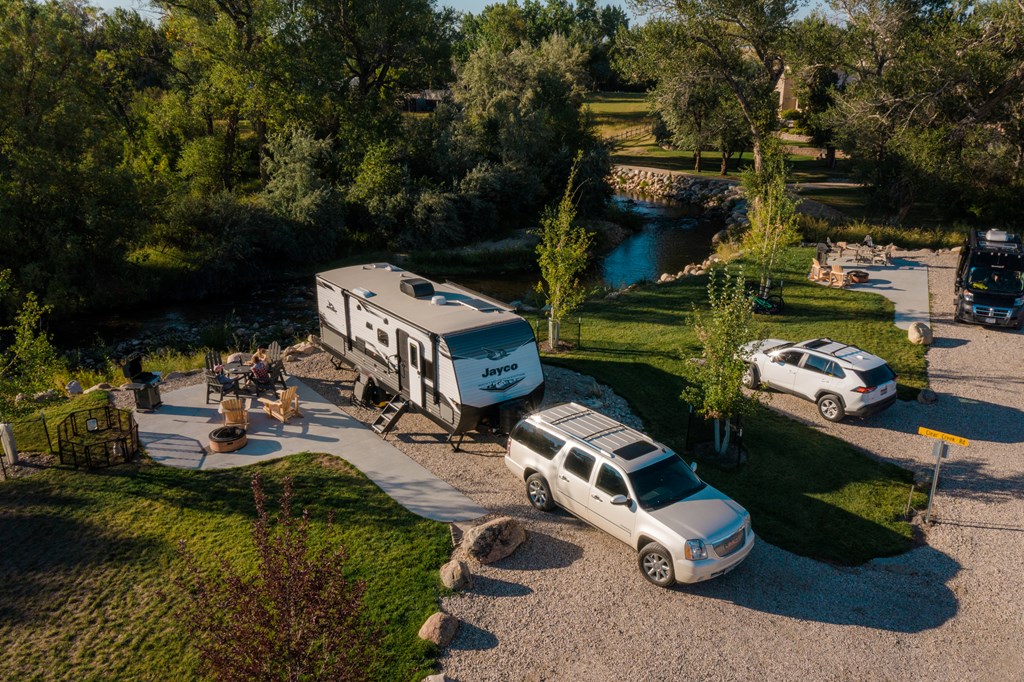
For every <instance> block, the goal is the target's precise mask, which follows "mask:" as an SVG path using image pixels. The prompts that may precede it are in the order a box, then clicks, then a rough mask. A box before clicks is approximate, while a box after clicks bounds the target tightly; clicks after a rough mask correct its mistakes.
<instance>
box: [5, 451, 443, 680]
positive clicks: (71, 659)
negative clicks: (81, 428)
mask: <svg viewBox="0 0 1024 682" xmlns="http://www.w3.org/2000/svg"><path fill="white" fill-rule="evenodd" d="M256 469H259V470H260V471H261V472H262V473H263V475H264V480H265V489H266V490H267V492H268V494H269V495H270V496H271V498H272V499H276V497H277V495H278V494H279V493H280V489H281V481H282V479H283V477H284V476H292V477H293V479H294V482H295V497H296V501H297V503H298V504H299V505H301V507H304V508H307V509H309V511H310V513H311V516H312V518H313V519H314V535H315V537H317V536H322V533H323V529H324V520H325V519H326V517H327V513H328V511H334V512H335V515H336V516H335V518H336V524H337V526H338V528H339V530H340V532H341V535H342V538H343V540H342V541H343V543H344V545H345V547H346V548H347V550H348V552H349V557H350V559H349V564H348V569H349V572H350V574H351V577H353V578H362V579H365V580H366V581H367V583H368V588H367V592H366V597H365V603H366V608H367V613H368V615H369V618H370V620H371V621H372V623H373V624H374V625H376V626H382V625H386V627H383V628H382V631H383V636H382V637H381V638H380V639H379V640H378V642H377V649H376V652H375V654H376V655H375V662H374V664H373V667H372V668H371V669H370V670H369V671H368V673H369V677H370V678H371V679H375V680H388V681H390V680H414V679H420V678H421V677H423V676H424V675H425V674H428V673H430V672H431V671H433V669H434V666H435V664H436V651H435V650H434V648H433V647H432V646H431V645H429V644H427V643H425V642H423V641H422V640H420V639H419V638H418V637H417V634H416V633H417V630H418V628H419V626H420V625H421V624H422V622H423V621H424V620H425V619H426V617H427V616H428V615H429V614H430V613H432V612H433V611H436V610H437V595H438V591H439V589H440V584H439V583H438V579H437V569H438V567H439V566H440V565H441V564H442V563H443V562H444V561H445V560H446V559H447V555H448V553H449V552H450V550H451V541H450V537H449V533H448V529H447V526H445V525H444V524H441V523H436V522H433V521H427V520H424V519H421V518H419V517H416V516H413V515H412V514H410V513H409V512H407V511H406V510H405V509H403V508H402V507H400V506H399V505H398V504H397V503H395V502H394V501H392V500H391V498H389V497H388V496H387V495H385V494H384V493H383V492H381V491H380V489H379V488H377V487H376V486H375V485H373V484H372V483H371V482H370V481H369V480H368V479H366V478H365V477H364V476H363V475H362V474H360V473H359V472H358V471H356V470H354V469H352V468H351V467H349V466H348V465H347V464H345V463H344V462H343V461H342V460H340V459H338V458H336V457H325V456H318V455H315V454H302V455H295V456H292V457H289V458H286V459H283V460H278V461H276V462H272V463H268V464H263V465H257V466H254V467H245V468H240V469H230V470H223V471H211V472H197V471H183V470H180V469H172V468H169V467H163V466H157V465H153V464H149V463H143V464H141V465H137V466H130V467H119V468H116V469H108V470H103V471H99V472H94V473H86V472H79V471H71V470H66V469H49V470H46V471H43V472H41V473H39V474H36V475H34V476H30V477H28V478H22V479H17V480H13V481H6V482H2V483H0V547H2V548H3V551H2V552H0V650H2V651H3V652H4V653H3V656H0V679H5V680H37V679H38V680H42V679H48V680H58V679H59V680H117V679H122V680H127V679H162V680H185V679H194V678H195V677H196V670H197V664H198V661H197V658H196V655H195V653H194V649H193V648H192V646H191V645H190V642H189V641H188V639H187V637H186V636H185V633H184V630H183V628H182V627H181V625H180V624H179V623H178V622H177V620H176V619H175V616H174V614H175V611H176V609H177V608H178V606H179V605H180V603H181V595H179V594H178V593H177V592H176V588H175V587H174V586H173V584H172V583H171V578H172V576H174V575H175V573H176V572H178V571H180V570H181V565H180V561H179V559H178V557H177V555H176V552H175V547H176V544H177V542H178V540H179V539H182V538H184V539H185V540H186V542H187V543H188V546H189V547H190V548H191V549H192V550H193V551H194V552H195V553H196V554H197V555H198V556H200V557H201V558H202V559H203V560H204V561H208V562H211V564H212V562H213V557H214V555H215V554H216V553H219V554H220V555H222V556H224V557H225V558H227V559H228V560H230V561H231V562H237V563H239V564H240V565H243V566H245V565H252V562H253V556H252V549H251V542H250V540H249V526H250V522H251V521H252V519H253V518H254V509H253V503H252V494H251V491H250V489H249V481H250V478H251V476H252V473H253V471H254V470H256Z"/></svg>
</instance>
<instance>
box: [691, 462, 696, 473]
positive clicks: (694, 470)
mask: <svg viewBox="0 0 1024 682" xmlns="http://www.w3.org/2000/svg"><path fill="white" fill-rule="evenodd" d="M690 471H692V472H693V473H697V460H693V461H692V462H690Z"/></svg>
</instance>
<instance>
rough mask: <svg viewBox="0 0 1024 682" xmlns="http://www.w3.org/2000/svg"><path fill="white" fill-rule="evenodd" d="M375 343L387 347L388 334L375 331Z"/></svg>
mask: <svg viewBox="0 0 1024 682" xmlns="http://www.w3.org/2000/svg"><path fill="white" fill-rule="evenodd" d="M377 341H378V342H379V343H380V344H381V345H383V346H387V345H388V333H387V332H386V331H384V330H383V329H378V330H377Z"/></svg>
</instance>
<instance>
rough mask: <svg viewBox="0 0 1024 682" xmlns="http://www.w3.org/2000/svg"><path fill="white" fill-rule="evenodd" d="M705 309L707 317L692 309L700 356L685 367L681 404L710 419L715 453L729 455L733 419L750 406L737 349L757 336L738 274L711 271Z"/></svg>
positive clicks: (741, 359) (753, 401) (740, 355)
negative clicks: (685, 403) (744, 390)
mask: <svg viewBox="0 0 1024 682" xmlns="http://www.w3.org/2000/svg"><path fill="white" fill-rule="evenodd" d="M720 279H721V283H719V280H720ZM708 305H709V309H708V311H707V312H705V311H702V310H700V309H698V308H697V307H696V306H694V310H693V327H694V330H695V331H696V332H697V338H698V340H699V341H700V345H701V357H700V359H699V360H698V361H697V362H690V363H687V364H686V365H685V366H684V378H685V379H686V381H687V386H686V389H685V390H684V391H683V393H682V399H683V400H685V401H686V402H688V403H689V404H691V405H693V406H694V409H695V410H696V411H697V413H698V414H699V415H701V416H702V417H704V418H705V419H713V420H714V422H715V423H714V448H715V452H716V453H718V454H720V455H724V454H726V453H727V452H728V451H729V440H730V434H731V432H732V419H733V418H734V417H737V416H739V415H742V414H746V413H748V412H749V411H750V410H751V409H752V408H753V405H754V403H755V400H754V399H751V398H750V397H748V396H747V395H746V394H745V393H744V392H743V374H744V372H746V368H747V363H746V361H745V360H744V359H743V357H742V354H741V352H740V347H741V346H742V345H743V344H745V343H747V342H749V341H752V340H753V339H755V338H756V337H757V336H758V332H757V330H756V329H755V328H754V322H753V316H754V314H753V311H752V309H751V307H750V300H749V298H748V297H747V294H746V291H745V287H744V277H743V271H742V270H741V271H739V272H738V273H736V275H735V276H733V277H730V275H729V273H728V272H726V271H724V270H722V269H720V268H715V269H713V270H712V271H711V277H710V279H709V280H708Z"/></svg>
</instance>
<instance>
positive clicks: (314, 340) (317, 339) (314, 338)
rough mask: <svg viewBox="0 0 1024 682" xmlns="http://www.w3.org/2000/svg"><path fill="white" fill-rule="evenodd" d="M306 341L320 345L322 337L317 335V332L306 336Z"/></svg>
mask: <svg viewBox="0 0 1024 682" xmlns="http://www.w3.org/2000/svg"><path fill="white" fill-rule="evenodd" d="M306 343H311V344H313V345H314V346H319V345H320V337H319V336H317V335H316V334H310V335H309V336H308V337H306Z"/></svg>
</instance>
